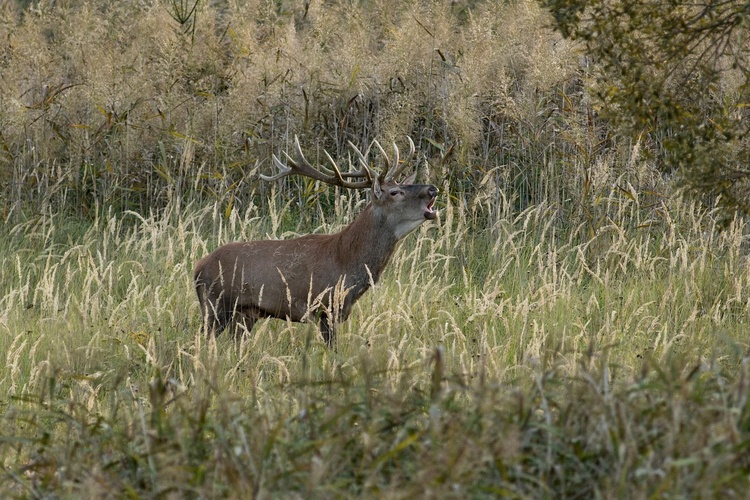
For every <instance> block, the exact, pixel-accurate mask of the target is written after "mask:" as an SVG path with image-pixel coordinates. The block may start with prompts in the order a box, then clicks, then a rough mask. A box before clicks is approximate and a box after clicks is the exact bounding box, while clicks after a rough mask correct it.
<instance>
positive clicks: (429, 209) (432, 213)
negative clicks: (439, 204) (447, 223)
mask: <svg viewBox="0 0 750 500" xmlns="http://www.w3.org/2000/svg"><path fill="white" fill-rule="evenodd" d="M436 198H437V197H436V196H433V197H432V199H431V200H430V202H429V203H428V204H427V206H426V207H425V210H424V218H425V219H429V220H432V219H434V218H436V217H437V210H435V209H434V208H433V206H434V205H435V199H436Z"/></svg>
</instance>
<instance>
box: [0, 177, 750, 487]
mask: <svg viewBox="0 0 750 500" xmlns="http://www.w3.org/2000/svg"><path fill="white" fill-rule="evenodd" d="M615 202H616V203H617V206H618V209H617V210H616V211H614V212H613V214H614V217H612V218H611V220H610V225H609V226H607V227H604V228H602V229H601V230H600V231H599V233H598V234H597V235H596V236H595V237H594V238H588V237H587V235H586V233H587V229H586V225H585V224H582V225H581V226H580V227H579V228H578V229H575V230H571V231H568V232H564V231H562V230H560V229H559V228H558V227H557V226H556V220H557V218H558V211H557V210H556V209H555V207H552V206H543V205H542V206H539V207H536V208H532V209H529V210H527V211H525V212H524V213H521V214H518V215H513V214H512V212H511V209H512V206H513V203H508V202H503V203H501V205H500V207H499V208H500V214H499V215H500V217H499V218H498V219H497V220H495V221H494V223H493V224H491V225H490V226H489V227H487V228H486V229H484V230H482V231H475V230H471V229H469V228H470V227H471V224H469V223H468V221H471V220H476V219H481V217H480V216H481V215H482V214H481V213H479V210H480V209H481V207H480V208H479V209H477V211H474V212H472V211H470V210H469V209H466V208H461V207H457V206H454V205H452V204H451V203H450V202H448V203H447V205H446V206H445V207H444V208H443V211H442V218H441V221H440V223H439V224H436V225H435V226H433V227H424V228H423V229H421V230H420V231H419V232H418V233H417V234H416V235H413V236H411V237H410V238H409V239H408V242H407V243H406V244H405V245H404V246H403V247H402V248H401V250H400V251H399V252H398V255H397V257H396V259H395V261H394V262H393V264H392V266H391V267H390V268H389V270H388V272H387V273H386V276H384V278H383V281H382V284H381V285H379V286H378V287H376V288H375V289H374V290H373V291H372V292H370V293H369V294H368V295H366V296H365V297H364V298H363V300H361V301H360V302H359V303H358V304H357V306H356V307H355V311H354V313H353V315H352V318H351V319H350V321H349V322H347V323H346V324H345V325H344V327H343V331H342V332H341V335H340V337H339V340H338V346H337V350H336V351H332V350H329V349H327V348H325V347H324V345H323V343H322V342H321V340H320V339H319V338H318V335H319V334H318V333H317V331H316V330H315V328H314V327H313V326H311V325H299V324H291V323H290V324H286V323H284V322H281V321H278V320H267V321H264V322H261V323H260V324H259V325H257V326H256V329H254V330H253V331H252V333H251V334H250V335H249V336H247V337H246V338H244V339H243V340H242V342H241V343H240V344H237V345H235V344H234V343H233V342H232V341H231V340H230V339H229V338H226V337H225V338H221V337H220V338H219V339H218V340H210V339H206V338H203V337H202V336H200V335H199V334H198V328H199V313H198V308H197V302H196V300H195V299H194V297H193V294H192V290H191V288H192V287H191V283H190V278H189V276H190V269H191V266H192V263H193V262H194V261H195V260H196V259H197V258H198V257H200V256H201V255H203V254H204V253H205V252H206V251H207V250H210V249H211V248H213V247H215V246H216V245H217V244H219V243H221V242H224V241H229V240H233V239H237V238H260V237H266V236H267V235H271V236H279V235H281V234H282V232H284V231H285V230H283V229H281V228H280V226H281V223H280V221H279V220H275V219H273V218H265V217H258V216H257V215H255V214H254V213H253V211H248V213H246V214H244V215H240V214H238V213H237V212H236V211H234V212H232V213H231V215H230V217H229V218H228V219H227V218H225V217H224V214H223V209H221V207H219V206H217V205H215V206H213V207H210V208H207V209H201V210H197V209H196V207H187V208H185V209H184V210H182V211H177V210H167V211H165V212H164V213H163V214H160V215H158V216H151V217H145V218H144V217H142V216H138V215H135V214H133V213H126V214H123V215H115V214H112V213H102V214H101V216H100V217H98V218H97V219H96V221H95V223H94V224H93V225H91V226H90V227H86V226H85V225H76V224H75V223H74V222H71V221H70V219H67V218H63V217H52V218H46V219H42V220H40V221H38V222H37V223H36V224H35V225H33V226H32V225H24V226H17V227H15V228H13V229H11V230H9V231H6V232H5V233H4V234H3V236H2V238H1V239H0V241H2V246H3V248H4V253H5V254H6V255H7V258H6V261H7V262H9V263H12V265H7V266H5V267H4V268H3V269H2V271H1V272H2V275H1V276H0V282H2V283H3V293H2V297H3V299H2V302H1V303H0V305H1V306H2V307H0V310H2V311H3V315H2V316H1V317H0V328H2V329H3V330H4V331H5V332H6V334H4V335H2V336H0V342H2V345H1V347H2V349H3V352H5V353H6V363H5V367H4V369H3V370H2V378H0V387H2V390H3V393H5V394H7V395H8V398H7V399H5V400H4V402H3V408H4V412H5V418H4V419H3V421H2V432H0V434H2V435H3V436H5V437H4V438H3V439H2V447H1V448H0V449H2V457H3V462H4V464H5V470H6V476H5V478H4V481H3V483H2V484H3V485H4V486H3V488H4V489H5V490H6V491H7V492H9V493H12V494H16V495H21V494H25V495H44V494H46V493H45V492H53V491H54V492H57V493H64V494H66V495H68V494H70V495H74V494H78V493H81V492H84V491H86V492H87V493H88V492H89V491H92V492H94V494H95V496H96V495H99V494H101V495H105V492H106V491H110V489H111V488H113V487H114V488H117V489H118V490H119V491H126V490H127V491H132V492H133V493H134V494H136V493H138V494H149V495H150V494H158V493H167V492H176V493H179V494H182V495H184V494H197V495H199V496H217V495H224V494H229V493H230V492H231V494H232V495H235V494H237V495H239V494H242V492H247V493H251V494H254V495H264V494H275V493H281V492H287V493H291V494H292V495H295V494H298V495H299V496H309V495H311V494H312V495H331V494H334V495H344V496H350V495H359V494H363V493H367V494H372V495H375V494H376V495H388V496H391V495H396V496H401V495H406V496H409V495H411V494H419V495H423V494H428V495H439V496H444V495H449V496H450V495H455V496H463V495H466V494H470V495H478V496H484V495H494V494H510V495H516V496H540V495H541V496H548V495H554V496H558V495H562V496H590V495H592V494H596V495H602V496H612V495H618V496H621V495H623V494H627V495H633V496H640V495H641V494H643V495H646V494H650V493H653V492H656V491H659V490H662V489H663V490H664V491H671V492H675V493H676V492H683V493H685V492H694V491H703V492H704V493H705V494H707V495H713V494H719V493H721V494H727V493H732V492H735V493H736V492H738V491H741V488H743V487H746V486H747V463H746V460H745V459H743V458H742V457H743V456H744V454H745V451H746V450H745V448H746V447H747V443H748V442H750V441H748V436H747V427H746V425H747V414H746V410H745V405H746V399H747V376H748V373H747V363H746V358H745V353H746V352H747V350H748V345H747V338H746V334H745V332H746V330H747V327H748V325H747V312H748V309H749V308H750V306H749V300H750V297H748V295H747V290H748V289H750V288H749V287H748V280H750V273H748V271H747V263H746V259H745V257H744V255H743V247H744V246H745V245H746V244H747V243H746V241H747V237H746V230H745V228H744V226H743V225H742V224H739V223H738V224H737V225H735V226H734V227H732V228H730V229H729V230H728V231H727V232H725V233H721V234H718V233H716V232H714V231H712V227H711V221H712V217H711V215H710V214H701V215H700V216H696V215H694V214H696V213H699V212H697V211H696V210H691V209H688V208H686V207H681V206H679V205H675V206H670V205H669V204H666V203H665V204H663V205H662V206H661V207H660V208H659V212H658V213H659V217H660V219H659V220H657V221H651V222H650V223H649V222H648V221H647V220H639V218H640V217H644V216H645V215H646V214H647V213H651V214H652V215H653V213H654V212H653V211H651V210H644V209H643V208H642V207H640V206H639V205H638V203H637V200H636V201H634V200H631V199H630V198H629V197H627V196H622V197H617V194H616V192H615V191H613V198H612V199H611V200H610V203H615ZM342 203H344V202H342ZM348 203H350V204H352V206H346V205H342V206H340V207H339V209H340V210H341V212H342V213H352V212H356V209H355V208H354V204H356V203H357V201H356V200H351V201H349V202H348ZM280 208H281V207H280V206H279V207H277V209H280ZM334 219H335V220H333V221H332V223H325V224H323V225H322V226H320V227H319V228H318V230H331V229H332V228H335V227H336V226H338V225H339V224H340V223H341V222H342V219H341V218H340V217H334ZM292 229H293V231H294V232H297V231H299V232H302V231H304V230H305V228H304V227H294V228H292ZM313 229H314V228H313ZM134 256H137V259H136V258H134ZM634 483H635V484H637V487H636V488H635V490H634V491H633V490H632V487H633V484H634ZM92 488H93V490H92ZM97 492H98V493H97ZM639 492H640V493H639Z"/></svg>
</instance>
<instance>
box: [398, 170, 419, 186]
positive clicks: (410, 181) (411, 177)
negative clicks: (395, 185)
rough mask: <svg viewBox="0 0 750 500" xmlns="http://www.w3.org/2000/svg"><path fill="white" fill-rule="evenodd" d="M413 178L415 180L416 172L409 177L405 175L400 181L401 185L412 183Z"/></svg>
mask: <svg viewBox="0 0 750 500" xmlns="http://www.w3.org/2000/svg"><path fill="white" fill-rule="evenodd" d="M415 180H417V173H416V172H414V173H413V174H411V175H410V176H409V177H407V178H406V179H404V180H403V181H401V182H400V184H401V185H402V186H408V185H409V184H414V181H415Z"/></svg>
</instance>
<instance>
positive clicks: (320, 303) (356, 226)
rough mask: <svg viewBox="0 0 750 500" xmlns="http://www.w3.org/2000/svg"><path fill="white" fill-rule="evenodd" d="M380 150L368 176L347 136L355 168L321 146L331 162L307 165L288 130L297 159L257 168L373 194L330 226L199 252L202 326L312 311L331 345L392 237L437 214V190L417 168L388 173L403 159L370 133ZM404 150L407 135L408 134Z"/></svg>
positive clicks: (297, 317) (299, 316)
mask: <svg viewBox="0 0 750 500" xmlns="http://www.w3.org/2000/svg"><path fill="white" fill-rule="evenodd" d="M373 143H374V144H375V145H376V146H377V148H378V149H379V150H380V152H381V153H382V154H383V156H384V157H385V158H386V165H385V168H384V170H383V172H381V173H380V175H378V176H374V175H373V173H372V171H371V170H370V168H369V167H368V165H367V156H368V152H369V149H368V152H365V153H364V154H363V153H362V152H361V151H360V150H359V149H357V148H356V147H355V146H354V145H353V144H352V143H349V145H350V147H352V149H353V151H354V153H355V154H356V157H357V162H358V163H359V169H358V170H352V171H349V172H344V173H342V172H341V171H340V170H339V168H338V166H337V165H336V162H335V161H334V160H333V159H332V158H331V156H330V155H329V154H328V153H327V152H326V153H325V154H326V156H327V158H328V160H329V161H330V162H331V164H332V167H333V170H332V171H329V170H328V169H322V168H321V169H317V168H315V167H313V166H312V165H311V164H310V163H309V162H308V161H307V160H306V159H305V157H304V155H303V154H302V149H301V147H300V144H299V139H297V138H296V137H295V146H296V154H297V160H296V161H295V160H293V159H292V158H291V157H290V156H289V155H285V156H286V157H287V160H288V163H289V165H290V166H288V167H287V166H286V165H284V164H283V163H282V162H281V161H279V159H278V158H277V157H276V155H273V162H274V164H275V165H276V167H277V168H278V169H279V172H278V173H277V174H276V175H273V176H264V175H261V178H262V179H263V180H265V181H273V180H276V179H280V178H282V177H285V176H287V175H292V174H298V175H302V176H305V177H310V178H312V179H316V180H319V181H322V182H325V183H327V184H330V185H333V186H340V187H344V188H350V189H366V188H371V189H372V201H371V202H370V203H369V204H368V205H367V206H366V207H365V209H364V211H363V212H362V213H361V214H359V216H358V217H357V218H356V219H355V220H354V221H353V222H352V223H351V224H349V225H348V226H346V227H345V228H344V229H342V230H341V231H340V232H338V233H336V234H308V235H306V236H301V237H299V238H294V239H290V240H265V241H247V242H235V243H229V244H227V245H224V246H222V247H220V248H218V249H217V250H215V251H214V252H213V253H211V254H209V255H207V256H206V257H203V258H202V259H201V260H200V261H198V264H197V265H196V266H195V273H194V280H195V288H196V291H197V292H198V300H199V301H200V306H201V312H202V314H203V321H204V325H203V328H204V330H205V331H206V333H208V334H210V333H211V332H213V333H214V334H215V335H218V334H219V333H221V331H222V330H224V328H226V326H227V325H229V324H230V323H233V327H234V328H235V334H237V333H238V332H239V330H238V328H239V327H240V325H241V326H243V327H244V328H246V329H247V331H250V330H251V329H252V327H253V325H254V324H255V322H256V321H257V320H258V319H260V318H267V317H271V318H279V319H290V320H292V321H298V322H304V321H307V320H309V319H310V318H312V317H316V316H317V317H318V321H319V327H320V332H321V334H322V335H323V340H325V342H326V343H327V344H328V345H329V346H332V345H333V342H334V336H335V326H336V325H337V324H338V323H340V322H342V321H344V320H346V319H347V318H348V317H349V313H350V312H351V309H352V306H353V305H354V303H355V302H356V301H357V299H359V298H360V297H361V296H362V294H363V293H365V292H366V291H367V289H368V288H370V286H371V285H372V284H374V283H376V282H377V281H378V278H380V275H381V273H382V272H383V269H384V268H385V266H386V264H387V263H388V260H389V258H390V257H391V254H393V251H394V250H395V248H396V245H397V243H398V242H399V241H400V240H401V239H402V238H403V237H404V236H406V235H407V234H409V233H410V232H411V231H413V230H414V229H416V228H417V227H419V226H420V225H421V224H422V223H423V222H424V221H426V220H432V219H435V218H436V217H437V212H436V211H435V210H434V209H433V205H434V203H435V198H436V197H437V193H438V190H437V188H436V187H435V186H431V185H418V184H413V182H414V178H415V177H416V174H413V175H411V176H410V177H408V178H407V179H406V180H404V181H403V182H401V183H398V182H396V181H395V180H394V179H395V177H396V176H398V175H399V174H400V173H401V172H402V171H403V170H404V167H405V163H404V164H401V165H400V164H399V152H398V147H397V146H396V145H395V143H394V157H393V159H392V160H390V161H389V159H388V155H387V154H386V153H385V151H384V150H383V148H382V147H381V146H380V144H378V143H377V142H376V141H373ZM409 145H410V152H409V156H411V155H413V154H414V143H413V142H412V140H411V139H409Z"/></svg>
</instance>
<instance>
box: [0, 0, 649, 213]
mask: <svg viewBox="0 0 750 500" xmlns="http://www.w3.org/2000/svg"><path fill="white" fill-rule="evenodd" d="M195 4H196V9H195V11H194V12H193V14H192V15H191V16H189V17H188V18H187V19H183V18H184V17H186V13H188V14H189V13H190V12H191V11H190V8H189V7H190V6H191V5H193V3H192V2H187V4H186V5H187V8H186V13H185V12H183V13H182V14H181V15H182V17H181V15H180V12H179V11H180V8H181V7H180V5H182V4H181V3H180V2H160V1H151V2H117V3H112V2H105V1H96V0H90V1H64V2H54V3H48V2H30V3H29V4H28V5H27V6H26V7H25V8H22V7H21V6H19V5H18V4H17V3H10V4H5V6H4V8H3V9H2V12H1V13H0V17H1V18H0V40H2V42H0V44H2V47H1V48H2V58H0V67H1V68H2V72H1V73H0V75H1V76H0V79H1V81H0V149H1V150H2V156H1V157H0V183H1V184H0V185H1V186H2V193H3V200H4V201H3V207H2V213H3V217H4V218H5V219H8V218H11V217H12V216H14V215H15V216H19V217H21V213H23V214H28V213H34V212H36V213H40V212H45V211H59V210H65V211H68V212H69V213H72V214H77V215H83V216H90V214H92V213H93V212H94V211H95V209H96V207H97V206H99V207H101V206H115V207H118V208H119V209H132V210H136V211H139V212H142V213H144V212H145V213H147V212H148V211H149V210H152V209H155V208H159V207H164V206H165V205H166V204H167V203H168V202H170V201H173V200H175V199H181V200H184V199H196V198H197V199H201V200H204V201H208V200H211V201H214V200H215V201H219V202H220V203H222V204H224V206H226V207H227V209H230V208H231V205H232V204H234V203H240V204H243V203H248V202H247V200H248V199H249V198H250V197H251V195H253V194H255V193H265V190H267V189H268V188H267V187H266V186H262V185H259V183H258V180H257V177H256V175H254V174H255V173H256V172H257V171H258V169H262V170H268V169H270V164H269V158H270V156H271V154H272V153H279V152H280V151H284V150H288V149H289V148H290V145H291V140H292V137H293V135H295V134H297V135H299V136H300V137H301V138H302V142H303V145H304V148H305V149H306V150H307V151H308V157H309V158H313V159H316V158H320V157H321V153H320V152H321V150H322V149H326V150H328V151H329V152H330V153H331V154H332V155H333V156H334V157H335V158H343V157H344V156H345V153H346V150H347V149H346V144H347V141H352V142H353V143H355V144H358V145H362V146H364V145H367V144H368V143H369V142H370V141H371V140H372V139H375V138H377V139H380V140H381V141H383V142H389V141H391V140H395V141H397V142H400V143H401V144H403V140H404V139H403V136H404V135H406V134H408V135H410V136H411V137H413V138H414V140H415V142H416V143H417V146H418V150H419V151H420V152H421V154H422V160H421V161H423V162H427V163H428V165H429V169H430V176H431V179H432V181H433V182H435V183H436V184H438V185H440V186H442V185H444V184H445V185H446V186H449V189H450V191H451V193H453V194H454V195H456V196H461V197H465V198H466V199H467V201H471V198H472V197H473V195H474V194H475V193H476V192H477V191H478V190H479V187H480V186H484V187H487V184H488V183H489V184H490V186H489V188H494V189H495V190H500V189H502V190H503V191H504V192H505V193H506V194H507V195H508V197H509V198H511V199H514V200H516V203H517V208H518V209H523V208H525V207H528V206H531V205H533V204H536V203H538V202H541V201H546V202H549V203H556V204H558V205H559V206H560V207H561V208H562V209H564V210H565V211H566V213H567V215H568V216H569V217H567V218H568V219H569V220H574V221H578V220H580V219H581V218H591V215H590V213H589V212H590V211H591V209H592V205H593V202H594V201H595V200H596V199H597V198H598V197H599V195H601V194H602V193H606V192H607V190H608V189H609V188H610V187H611V186H612V184H613V183H615V182H616V183H617V185H618V186H620V187H621V188H622V189H623V190H625V191H631V190H632V189H634V188H635V189H637V190H640V191H652V192H658V193H660V194H661V193H662V191H663V188H662V186H661V184H660V179H659V178H658V176H656V175H655V174H654V173H653V168H652V166H651V165H650V164H649V163H648V162H644V161H641V160H642V158H641V152H642V150H643V147H642V146H643V145H642V144H641V143H638V142H632V141H631V140H630V139H628V138H620V139H617V138H615V137H614V135H613V134H612V132H610V130H609V129H608V128H607V127H605V126H604V125H603V124H602V123H601V121H600V120H599V118H598V117H597V113H596V111H595V109H594V108H593V107H592V104H591V101H590V98H589V96H588V93H587V90H586V87H585V80H586V77H587V76H586V75H587V73H586V69H585V68H584V67H582V66H581V63H580V60H579V56H578V55H577V53H576V51H575V50H574V48H573V46H572V45H571V44H570V43H568V42H566V41H564V40H563V39H561V37H560V36H559V35H557V34H555V33H553V32H552V31H551V29H549V27H550V18H549V17H548V15H547V14H546V13H545V12H544V11H543V10H542V9H540V7H539V6H538V5H537V4H536V3H534V2H530V1H519V2H495V1H461V2H437V1H436V2H429V1H427V2H426V1H404V0H379V1H363V2H348V1H331V2H295V1H283V0H279V1H257V0H256V1H253V0H248V1H228V0H227V1H214V2H195ZM179 19H183V21H184V24H181V23H180V22H178V20H179ZM297 194H298V197H299V199H298V202H299V203H298V204H299V205H302V206H313V205H315V203H316V201H317V198H316V197H312V196H311V194H315V195H316V194H319V192H315V190H314V189H313V187H312V186H309V185H308V186H306V187H305V189H302V190H300V191H299V192H297ZM263 198H264V197H263V196H261V197H260V200H258V199H256V200H255V201H256V202H257V203H263ZM21 218H23V217H21ZM16 220H17V219H16Z"/></svg>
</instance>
